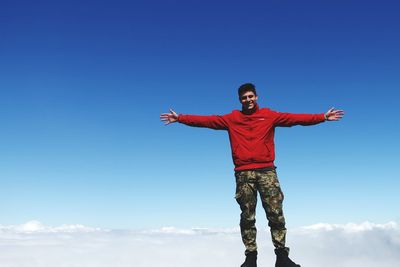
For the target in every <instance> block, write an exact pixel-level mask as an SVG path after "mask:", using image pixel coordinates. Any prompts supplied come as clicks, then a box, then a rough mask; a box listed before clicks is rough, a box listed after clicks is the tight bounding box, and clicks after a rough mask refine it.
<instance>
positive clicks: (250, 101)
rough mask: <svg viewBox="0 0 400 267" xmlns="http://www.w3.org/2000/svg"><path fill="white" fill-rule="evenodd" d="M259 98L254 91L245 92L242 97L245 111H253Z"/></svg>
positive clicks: (241, 100) (241, 101)
mask: <svg viewBox="0 0 400 267" xmlns="http://www.w3.org/2000/svg"><path fill="white" fill-rule="evenodd" d="M257 99H258V96H256V95H255V94H254V93H253V92H252V91H248V92H245V93H244V94H242V96H241V97H240V103H242V107H243V109H244V110H252V109H253V108H255V106H256V104H257Z"/></svg>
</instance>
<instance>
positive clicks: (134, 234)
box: [0, 221, 400, 267]
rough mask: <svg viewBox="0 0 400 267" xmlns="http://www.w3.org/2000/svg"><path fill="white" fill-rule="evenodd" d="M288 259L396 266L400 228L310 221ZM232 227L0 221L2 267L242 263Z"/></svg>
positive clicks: (262, 262)
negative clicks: (112, 227)
mask: <svg viewBox="0 0 400 267" xmlns="http://www.w3.org/2000/svg"><path fill="white" fill-rule="evenodd" d="M258 243H259V266H273V265H274V261H275V257H274V255H273V247H272V245H271V241H270V237H269V233H268V232H267V231H259V234H258ZM288 245H289V246H290V247H291V249H292V251H291V257H292V258H293V259H294V260H295V261H297V262H299V263H300V264H302V266H308V267H321V266H324V267H339V266H340V267H350V266H351V267H361V266H362V267H372V266H374V267H376V266H379V267H396V266H398V263H399V262H400V226H399V225H398V224H397V223H395V222H390V223H387V224H374V223H369V222H365V223H362V224H345V225H337V224H316V225H311V226H306V227H301V228H298V229H289V232H288ZM243 258H244V257H243V245H242V244H241V240H240V233H239V229H238V228H232V229H198V228H194V229H179V228H174V227H164V228H161V229H150V230H142V231H132V230H104V229H99V228H92V227H87V226H83V225H62V226H58V227H51V226H47V225H44V224H42V223H40V222H38V221H31V222H27V223H25V224H22V225H0V266H2V267H54V266H57V267H67V266H68V267H75V266H76V267H109V266H113V267H128V266H129V267H200V266H202V267H203V266H220V267H228V266H229V267H231V266H240V264H241V262H242V261H243Z"/></svg>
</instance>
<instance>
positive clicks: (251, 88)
mask: <svg viewBox="0 0 400 267" xmlns="http://www.w3.org/2000/svg"><path fill="white" fill-rule="evenodd" d="M246 92H253V93H254V94H255V95H257V92H256V86H255V85H254V84H252V83H244V84H242V85H241V86H240V87H239V90H238V94H239V98H240V97H241V96H242V95H243V94H244V93H246Z"/></svg>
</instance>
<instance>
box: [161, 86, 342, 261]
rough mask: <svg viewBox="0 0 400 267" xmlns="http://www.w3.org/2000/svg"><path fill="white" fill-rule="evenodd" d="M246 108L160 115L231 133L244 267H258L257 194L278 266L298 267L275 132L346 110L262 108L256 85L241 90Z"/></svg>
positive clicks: (337, 115)
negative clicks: (296, 111) (289, 234)
mask: <svg viewBox="0 0 400 267" xmlns="http://www.w3.org/2000/svg"><path fill="white" fill-rule="evenodd" d="M238 94H239V101H240V102H241V104H242V110H241V111H239V110H234V111H232V112H231V113H229V114H226V115H223V116H216V115H212V116H198V115H182V114H180V115H178V114H177V113H176V112H174V111H173V110H170V113H163V114H161V116H160V118H161V120H162V121H163V122H165V124H167V125H168V124H170V123H174V122H180V123H183V124H186V125H189V126H196V127H207V128H211V129H216V130H227V131H228V133H229V140H230V144H231V150H232V158H233V162H234V165H235V177H236V200H237V202H238V204H239V205H240V209H241V211H242V212H241V215H240V231H241V235H242V240H243V243H244V245H245V247H246V250H245V255H246V260H245V262H244V263H243V264H242V265H241V267H256V266H257V244H256V233H257V229H256V227H255V221H256V220H255V211H256V203H257V192H259V194H260V198H261V201H262V206H263V208H264V210H265V212H266V215H267V219H268V225H269V227H270V230H271V237H272V242H273V245H274V247H275V254H276V256H277V258H276V263H275V266H276V267H299V266H300V265H298V264H295V263H294V262H293V261H292V260H291V259H290V258H289V248H288V247H286V246H285V238H286V228H285V218H284V216H283V211H282V202H283V193H282V191H281V188H280V184H279V181H278V178H277V174H276V170H275V165H274V159H275V145H274V132H275V127H278V126H284V127H289V126H294V125H314V124H318V123H321V122H324V121H337V120H340V119H341V118H342V117H343V115H344V112H343V111H342V110H335V109H333V108H331V109H330V110H328V112H326V113H325V114H323V113H321V114H291V113H283V112H276V111H272V110H270V109H268V108H259V106H258V104H257V100H258V96H257V92H256V88H255V86H254V85H253V84H251V83H246V84H243V85H241V86H240V87H239V90H238Z"/></svg>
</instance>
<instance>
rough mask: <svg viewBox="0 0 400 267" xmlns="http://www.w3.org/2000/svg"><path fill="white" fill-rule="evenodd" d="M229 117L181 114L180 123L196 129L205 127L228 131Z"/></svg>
mask: <svg viewBox="0 0 400 267" xmlns="http://www.w3.org/2000/svg"><path fill="white" fill-rule="evenodd" d="M228 116H229V115H223V116H219V115H210V116H200V115H183V114H179V116H178V122H180V123H183V124H186V125H188V126H194V127H205V128H210V129H214V130H227V129H228Z"/></svg>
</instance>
